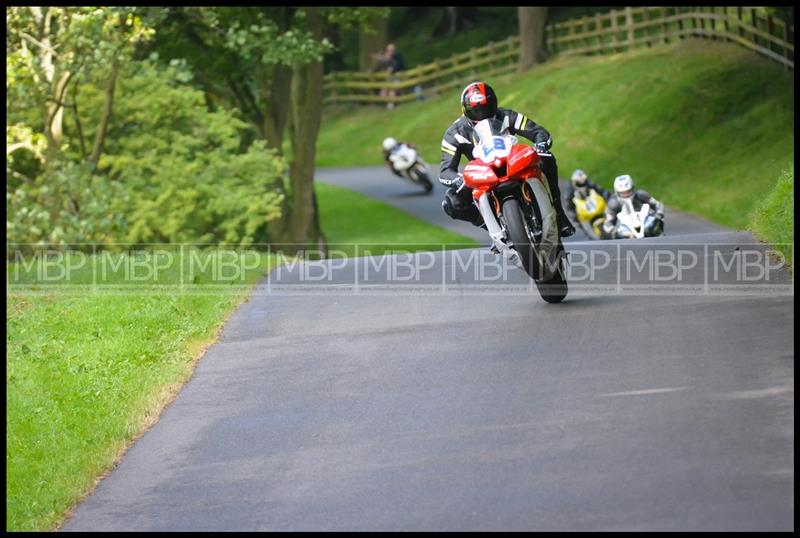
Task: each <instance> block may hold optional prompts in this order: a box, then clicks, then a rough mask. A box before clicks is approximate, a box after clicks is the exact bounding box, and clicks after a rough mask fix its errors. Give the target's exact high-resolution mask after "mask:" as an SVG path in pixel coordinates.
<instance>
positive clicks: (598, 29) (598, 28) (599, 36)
mask: <svg viewBox="0 0 800 538" xmlns="http://www.w3.org/2000/svg"><path fill="white" fill-rule="evenodd" d="M594 27H595V28H594V29H595V31H596V33H597V36H595V39H596V40H597V52H598V53H599V54H603V52H605V50H604V48H603V32H601V30H602V29H603V19H602V18H601V17H600V14H599V13H597V14H596V15H595V16H594Z"/></svg>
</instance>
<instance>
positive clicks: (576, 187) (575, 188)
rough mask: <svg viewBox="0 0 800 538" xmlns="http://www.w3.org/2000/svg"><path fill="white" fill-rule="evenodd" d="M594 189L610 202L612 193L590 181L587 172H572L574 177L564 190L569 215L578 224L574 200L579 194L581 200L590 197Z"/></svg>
mask: <svg viewBox="0 0 800 538" xmlns="http://www.w3.org/2000/svg"><path fill="white" fill-rule="evenodd" d="M592 189H594V190H595V191H597V194H599V195H600V196H602V197H603V198H605V199H606V200H608V197H609V196H610V194H611V193H609V192H608V191H607V190H606V189H604V188H603V187H601V186H600V185H598V184H597V183H595V182H593V181H589V178H588V176H587V175H586V172H584V171H583V170H581V169H580V168H578V169H577V170H575V171H574V172H572V177H570V180H569V185H568V186H567V188H566V189H565V190H564V198H565V199H566V201H567V207H566V211H567V215H569V217H570V218H571V219H572V220H573V221H575V222H578V215H577V214H576V213H575V202H574V201H573V200H572V199H573V198H574V197H575V195H576V194H577V195H578V196H579V197H580V198H586V197H587V196H589V192H590V191H591V190H592Z"/></svg>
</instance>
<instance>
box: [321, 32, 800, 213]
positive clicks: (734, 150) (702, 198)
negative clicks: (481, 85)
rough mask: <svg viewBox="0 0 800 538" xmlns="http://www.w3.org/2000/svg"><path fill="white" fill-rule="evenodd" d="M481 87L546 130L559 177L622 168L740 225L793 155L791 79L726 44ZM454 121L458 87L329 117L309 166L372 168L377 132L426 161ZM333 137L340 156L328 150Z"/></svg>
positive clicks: (605, 178)
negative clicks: (415, 149) (409, 145)
mask: <svg viewBox="0 0 800 538" xmlns="http://www.w3.org/2000/svg"><path fill="white" fill-rule="evenodd" d="M488 82H489V83H491V84H492V85H493V87H494V88H495V90H496V91H497V93H498V96H499V99H500V106H504V107H510V108H513V109H515V110H519V111H520V112H522V113H524V114H526V115H528V117H530V118H532V119H533V120H534V121H536V122H538V123H540V124H542V125H543V126H545V127H546V128H547V129H548V130H549V131H550V132H551V134H552V135H553V140H554V146H553V151H554V152H555V155H556V156H557V157H558V163H559V167H560V168H559V170H560V173H561V175H562V176H568V175H569V173H570V172H571V171H572V170H573V169H574V168H579V167H580V168H583V169H585V170H586V171H587V172H588V173H589V176H590V178H592V179H593V180H595V181H598V182H600V183H601V184H603V185H605V186H606V187H611V184H612V181H613V178H614V177H615V176H617V175H619V174H622V173H629V174H631V175H633V177H634V179H636V180H637V184H638V186H640V187H642V188H645V189H647V190H649V191H651V192H652V193H653V195H655V196H656V197H657V198H659V199H661V200H663V201H664V202H665V203H666V204H667V206H669V207H675V208H678V209H682V210H685V211H688V212H691V213H695V214H698V215H701V216H704V217H707V218H709V219H711V220H714V221H716V222H719V223H721V224H724V225H728V226H732V227H736V228H745V227H746V226H747V225H748V224H749V222H750V218H749V216H750V213H751V212H752V211H753V209H754V208H755V204H756V203H757V202H758V201H759V200H760V199H761V198H763V196H764V195H765V193H766V192H768V191H769V190H770V189H771V188H772V186H773V184H774V182H775V178H777V177H778V176H779V175H780V174H781V172H782V171H783V170H785V169H786V168H787V167H790V166H791V165H792V162H793V160H794V123H793V117H794V81H793V76H792V73H791V72H785V71H784V70H783V69H782V68H781V67H780V66H779V65H777V64H775V63H772V62H770V61H768V60H766V59H763V58H761V57H759V56H757V55H755V54H753V53H752V52H750V51H748V50H746V49H743V48H740V47H737V46H736V45H732V44H723V43H719V42H711V41H700V40H687V41H683V42H679V43H676V44H670V45H666V46H657V47H652V48H647V49H639V50H636V51H633V52H629V53H624V54H617V55H609V56H600V57H580V58H561V59H554V61H553V62H550V63H548V64H545V65H543V66H541V67H538V68H536V69H533V70H532V71H530V72H527V73H525V74H522V75H508V76H505V77H502V78H497V79H493V80H488ZM459 114H460V111H459V108H458V92H453V93H451V94H448V95H443V96H440V97H438V98H435V99H432V100H430V101H424V102H416V103H412V104H408V105H403V106H400V107H398V108H397V109H395V110H391V111H387V110H384V109H381V110H377V109H374V108H361V109H355V110H349V111H347V110H344V111H338V112H334V113H331V115H330V116H329V117H328V118H327V120H326V122H325V123H324V126H323V129H322V132H321V134H320V139H319V144H318V158H317V164H318V165H320V166H342V165H349V166H361V165H370V164H378V163H379V162H380V142H381V140H383V138H384V137H386V136H394V137H396V138H398V139H403V140H411V141H412V142H415V143H417V144H418V146H419V147H420V150H421V152H422V155H423V156H424V157H425V158H426V159H428V160H429V161H433V162H436V161H438V157H439V155H440V151H439V147H440V142H441V139H442V134H443V133H444V131H445V129H446V128H447V127H448V125H450V123H451V122H452V121H453V120H454V119H455V118H457V117H458V115H459ZM343 139H347V140H348V148H349V150H348V151H347V152H341V151H338V150H339V143H340V141H341V140H343ZM668 220H669V213H668V214H667V221H668Z"/></svg>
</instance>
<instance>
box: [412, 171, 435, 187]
mask: <svg viewBox="0 0 800 538" xmlns="http://www.w3.org/2000/svg"><path fill="white" fill-rule="evenodd" d="M414 178H415V180H416V182H417V184H419V185H420V186H421V187H422V188H423V189H425V192H426V193H429V192H431V191H432V190H433V183H431V180H430V178H429V177H428V172H427V171H424V170H423V169H421V167H420V168H417V169H416V170H414Z"/></svg>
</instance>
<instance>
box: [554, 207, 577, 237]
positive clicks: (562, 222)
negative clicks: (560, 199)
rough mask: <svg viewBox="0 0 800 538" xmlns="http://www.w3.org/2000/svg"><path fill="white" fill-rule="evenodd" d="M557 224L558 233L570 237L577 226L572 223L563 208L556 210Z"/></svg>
mask: <svg viewBox="0 0 800 538" xmlns="http://www.w3.org/2000/svg"><path fill="white" fill-rule="evenodd" d="M556 224H557V225H558V235H560V236H561V237H569V236H571V235H572V234H574V233H575V226H573V225H572V223H571V222H570V221H569V218H568V217H567V216H566V215H565V214H564V211H563V210H561V211H558V210H556Z"/></svg>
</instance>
